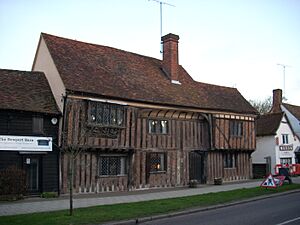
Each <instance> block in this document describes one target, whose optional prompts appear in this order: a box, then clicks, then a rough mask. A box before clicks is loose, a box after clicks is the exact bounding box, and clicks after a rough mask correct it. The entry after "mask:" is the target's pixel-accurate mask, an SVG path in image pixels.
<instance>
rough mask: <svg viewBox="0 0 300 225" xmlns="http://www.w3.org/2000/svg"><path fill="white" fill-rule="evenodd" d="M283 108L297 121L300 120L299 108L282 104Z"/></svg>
mask: <svg viewBox="0 0 300 225" xmlns="http://www.w3.org/2000/svg"><path fill="white" fill-rule="evenodd" d="M283 106H284V107H285V108H286V109H287V110H289V111H290V113H292V114H293V115H294V116H295V117H296V118H297V119H298V120H300V106H297V105H290V104H286V103H283Z"/></svg>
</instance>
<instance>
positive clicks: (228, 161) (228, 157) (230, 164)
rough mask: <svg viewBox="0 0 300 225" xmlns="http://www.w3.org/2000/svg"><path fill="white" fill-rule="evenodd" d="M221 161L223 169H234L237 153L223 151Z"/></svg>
mask: <svg viewBox="0 0 300 225" xmlns="http://www.w3.org/2000/svg"><path fill="white" fill-rule="evenodd" d="M223 163H224V168H225V169H235V168H236V167H237V155H236V153H234V152H226V153H223Z"/></svg>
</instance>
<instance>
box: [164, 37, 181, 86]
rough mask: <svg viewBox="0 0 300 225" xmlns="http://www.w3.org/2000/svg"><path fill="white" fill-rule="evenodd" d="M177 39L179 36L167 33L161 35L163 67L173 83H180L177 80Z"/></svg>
mask: <svg viewBox="0 0 300 225" xmlns="http://www.w3.org/2000/svg"><path fill="white" fill-rule="evenodd" d="M178 40H179V36H178V35H175V34H167V35H165V36H163V37H161V41H162V44H163V60H162V61H163V69H164V70H165V71H166V73H167V75H168V76H169V78H170V79H171V82H172V83H174V84H180V82H179V80H178V67H179V64H178Z"/></svg>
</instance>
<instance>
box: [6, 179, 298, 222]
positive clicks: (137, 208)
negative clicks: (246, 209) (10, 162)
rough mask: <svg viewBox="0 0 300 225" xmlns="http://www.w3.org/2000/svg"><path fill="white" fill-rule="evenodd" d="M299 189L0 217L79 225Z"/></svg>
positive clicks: (227, 193) (287, 187) (294, 186)
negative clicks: (72, 211) (69, 213)
mask: <svg viewBox="0 0 300 225" xmlns="http://www.w3.org/2000/svg"><path fill="white" fill-rule="evenodd" d="M295 189H300V184H290V185H283V186H282V187H279V188H277V189H264V188H261V187H256V188H247V189H245V188H243V189H238V190H233V191H224V192H218V193H209V194H202V195H195V196H189V197H180V198H173V199H163V200H153V201H146V202H137V203H126V204H116V205H105V206H95V207H89V208H81V209H75V210H74V215H73V216H72V217H71V216H69V215H68V210H62V211H56V212H45V213H32V214H24V215H15V216H2V217H0V225H2V224H3V225H4V224H5V225H19V224H20V225H27V224H28V225H29V224H30V225H70V224H72V225H79V224H99V223H104V222H108V221H113V220H115V221H116V220H127V219H133V218H140V217H146V216H152V215H158V214H165V213H168V212H174V211H180V210H184V209H188V208H194V207H205V206H212V205H216V204H221V203H229V202H233V201H237V200H243V199H249V198H253V197H257V196H262V195H270V194H274V193H280V192H285V191H289V190H295Z"/></svg>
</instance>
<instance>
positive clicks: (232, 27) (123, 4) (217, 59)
mask: <svg viewBox="0 0 300 225" xmlns="http://www.w3.org/2000/svg"><path fill="white" fill-rule="evenodd" d="M166 2H168V3H169V4H172V5H175V7H173V6H169V5H166V4H164V5H163V35H164V34H167V33H174V34H177V35H179V36H180V40H179V63H180V64H181V65H183V67H184V68H185V69H186V70H187V71H188V72H189V74H190V75H191V76H192V77H193V78H194V79H195V80H197V81H201V82H205V83H212V84H218V85H223V86H229V87H236V88H238V90H239V91H240V92H241V93H242V95H243V96H244V97H245V98H246V99H253V100H263V99H265V98H267V97H269V96H271V95H272V90H273V89H277V88H281V89H283V87H284V85H283V83H284V82H283V81H284V79H283V77H284V76H283V67H282V66H279V65H277V64H278V63H279V64H284V65H288V66H287V67H286V71H285V75H286V76H285V93H286V94H285V95H286V98H287V99H288V101H287V102H289V103H291V104H295V105H300V0H168V1H166ZM0 28H1V30H0V32H1V33H0V68H2V69H16V70H31V66H32V63H33V59H34V55H35V51H36V47H37V44H38V40H39V36H40V33H41V32H45V33H49V34H53V35H57V36H61V37H66V38H70V39H76V40H80V41H84V42H90V43H95V44H100V45H106V46H111V47H115V48H119V49H122V50H126V51H130V52H135V53H138V54H142V55H146V56H151V57H155V58H159V59H160V58H161V54H160V10H159V4H158V3H157V2H156V1H153V0H150V1H148V0H0Z"/></svg>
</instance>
